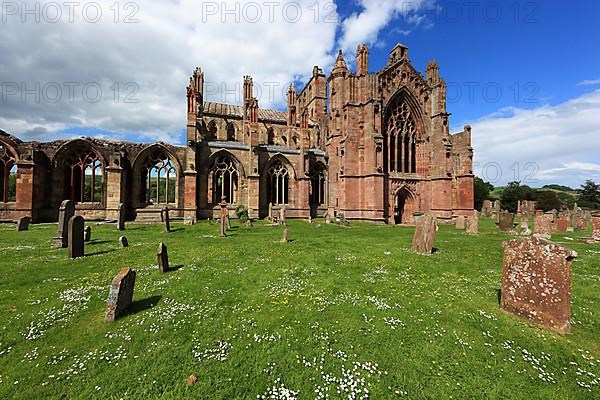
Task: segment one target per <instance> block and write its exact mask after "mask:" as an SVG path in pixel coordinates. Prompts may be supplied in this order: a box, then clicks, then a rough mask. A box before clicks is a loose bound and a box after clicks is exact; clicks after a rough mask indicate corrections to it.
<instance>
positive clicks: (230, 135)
mask: <svg viewBox="0 0 600 400" xmlns="http://www.w3.org/2000/svg"><path fill="white" fill-rule="evenodd" d="M235 140H236V139H235V126H234V125H233V124H232V123H231V122H230V123H228V124H227V141H229V142H235Z"/></svg>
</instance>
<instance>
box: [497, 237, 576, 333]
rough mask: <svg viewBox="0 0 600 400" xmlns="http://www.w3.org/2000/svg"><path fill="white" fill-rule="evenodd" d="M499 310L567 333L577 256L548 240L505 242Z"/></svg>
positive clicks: (532, 238) (535, 239) (524, 239)
mask: <svg viewBox="0 0 600 400" xmlns="http://www.w3.org/2000/svg"><path fill="white" fill-rule="evenodd" d="M503 247H504V261H503V265H502V295H501V301H500V308H501V309H502V310H504V311H507V312H509V313H511V314H514V315H516V316H518V317H520V318H523V319H525V320H527V321H529V322H532V323H535V324H537V325H540V326H543V327H546V328H550V329H553V330H555V331H558V332H561V333H566V332H568V331H569V329H570V323H569V319H570V317H571V260H573V259H574V258H575V257H577V253H576V252H575V251H573V250H571V249H569V248H566V247H563V246H561V245H558V244H556V243H553V242H551V241H549V240H546V239H542V238H539V237H535V236H534V237H527V238H520V239H516V240H510V241H507V242H504V244H503Z"/></svg>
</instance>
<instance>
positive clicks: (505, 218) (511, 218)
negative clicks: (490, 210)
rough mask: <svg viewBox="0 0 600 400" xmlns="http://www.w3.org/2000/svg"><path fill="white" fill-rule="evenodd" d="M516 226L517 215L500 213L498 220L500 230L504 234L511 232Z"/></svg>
mask: <svg viewBox="0 0 600 400" xmlns="http://www.w3.org/2000/svg"><path fill="white" fill-rule="evenodd" d="M514 226H515V214H513V213H510V212H507V211H503V212H501V213H500V219H499V220H498V228H500V230H501V231H504V232H510V231H511V230H512V229H513V227H514Z"/></svg>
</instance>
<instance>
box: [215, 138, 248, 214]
mask: <svg viewBox="0 0 600 400" xmlns="http://www.w3.org/2000/svg"><path fill="white" fill-rule="evenodd" d="M245 176H246V175H245V173H244V169H243V166H242V164H241V163H240V161H239V160H238V159H237V158H236V157H235V156H234V155H233V154H231V153H230V152H228V151H226V150H220V151H218V152H216V153H214V154H213V155H211V157H210V158H209V161H208V188H209V193H208V198H209V199H211V201H212V203H213V204H218V203H219V202H220V201H221V198H222V197H225V199H226V201H227V202H228V203H230V204H235V203H237V202H239V200H240V185H241V182H242V180H243V179H245Z"/></svg>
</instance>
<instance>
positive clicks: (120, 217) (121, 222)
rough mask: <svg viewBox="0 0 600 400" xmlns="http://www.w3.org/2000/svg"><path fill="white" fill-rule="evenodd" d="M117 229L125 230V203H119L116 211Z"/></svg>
mask: <svg viewBox="0 0 600 400" xmlns="http://www.w3.org/2000/svg"><path fill="white" fill-rule="evenodd" d="M117 230H119V231H124V230H125V204H123V203H121V204H119V212H118V213H117Z"/></svg>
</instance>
